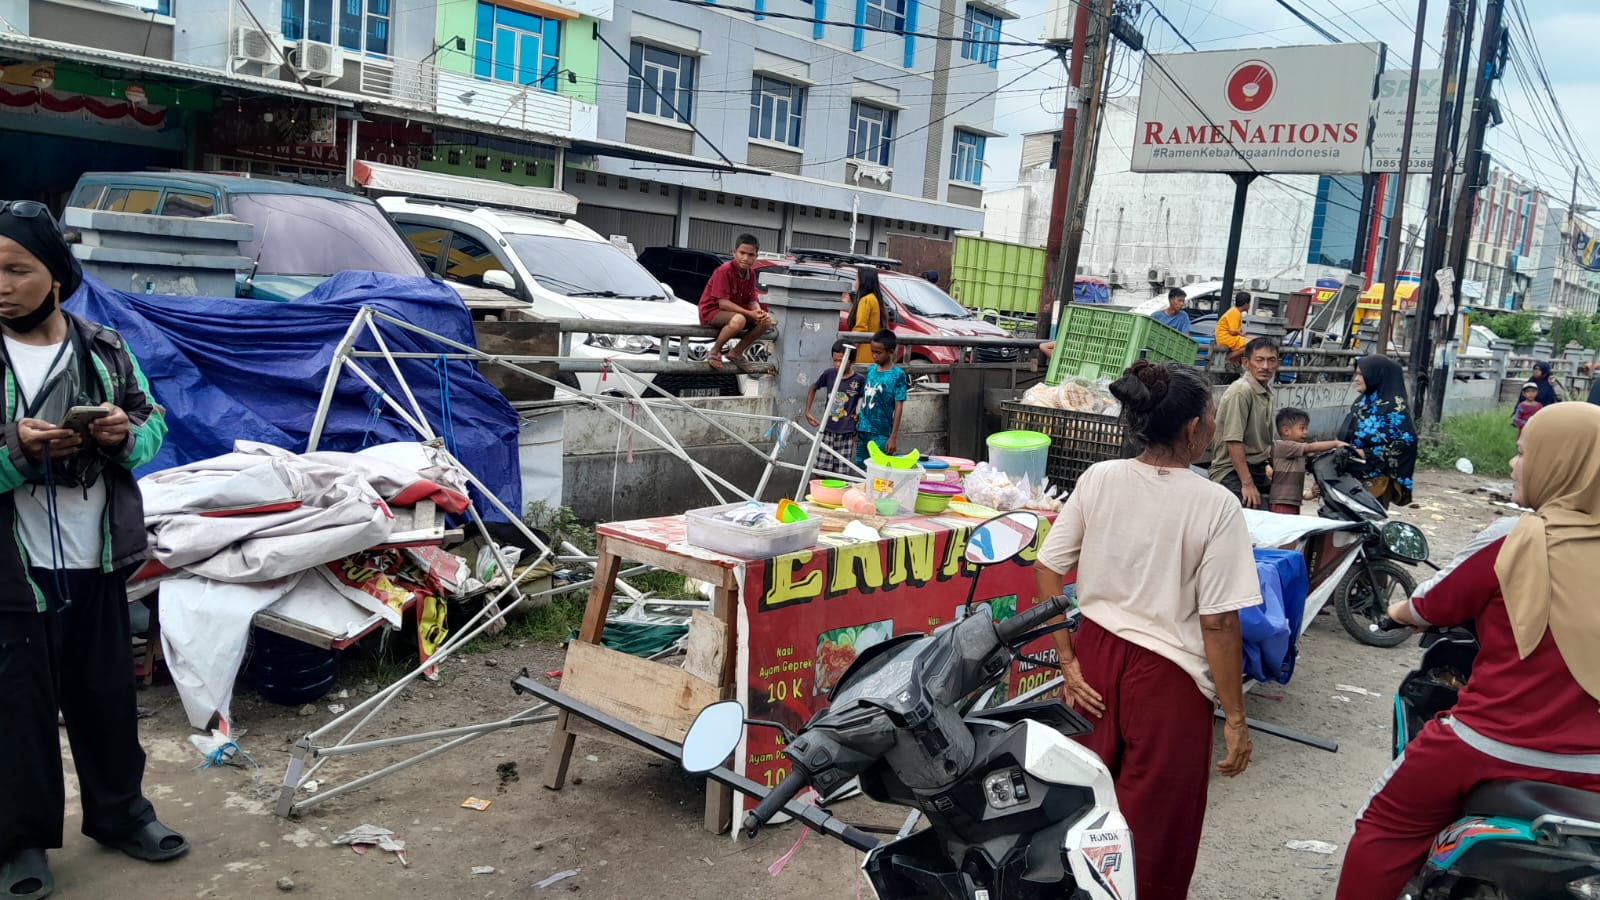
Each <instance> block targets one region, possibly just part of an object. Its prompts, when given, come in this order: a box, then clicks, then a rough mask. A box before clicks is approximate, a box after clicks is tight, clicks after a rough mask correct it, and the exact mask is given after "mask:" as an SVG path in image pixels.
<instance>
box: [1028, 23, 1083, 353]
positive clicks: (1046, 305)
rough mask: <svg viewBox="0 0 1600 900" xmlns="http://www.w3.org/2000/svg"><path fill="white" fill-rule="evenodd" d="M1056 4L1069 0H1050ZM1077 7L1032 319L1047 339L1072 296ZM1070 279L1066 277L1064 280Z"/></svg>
mask: <svg viewBox="0 0 1600 900" xmlns="http://www.w3.org/2000/svg"><path fill="white" fill-rule="evenodd" d="M1053 2H1055V3H1057V4H1060V3H1066V2H1069V0H1053ZM1077 6H1078V11H1077V14H1076V15H1075V16H1074V17H1073V20H1072V43H1071V44H1069V45H1068V46H1067V47H1063V48H1060V49H1061V51H1062V52H1063V53H1065V52H1067V51H1068V50H1069V49H1070V51H1071V53H1072V59H1071V60H1070V61H1068V64H1067V85H1068V87H1067V102H1066V106H1065V108H1064V109H1063V110H1062V113H1061V138H1060V140H1059V141H1058V142H1057V149H1056V183H1055V188H1054V190H1053V191H1051V194H1050V220H1049V225H1050V230H1049V233H1048V235H1047V237H1046V240H1045V251H1044V256H1045V262H1044V277H1045V282H1044V292H1043V293H1042V294H1041V295H1040V296H1039V316H1038V319H1037V320H1036V321H1035V322H1034V334H1035V335H1036V336H1038V337H1039V338H1041V339H1043V340H1050V339H1051V338H1052V337H1054V335H1053V334H1052V333H1051V332H1052V331H1053V330H1054V328H1053V326H1054V325H1055V307H1056V305H1057V304H1058V303H1060V302H1061V300H1062V298H1063V297H1070V296H1072V293H1071V288H1070V287H1066V286H1064V285H1062V284H1061V283H1060V282H1061V278H1062V275H1063V274H1064V270H1063V269H1062V265H1063V259H1062V256H1063V254H1062V248H1061V244H1062V238H1063V237H1064V236H1065V234H1066V230H1067V227H1066V225H1067V223H1066V219H1067V200H1068V197H1069V196H1070V192H1071V190H1072V170H1073V168H1074V167H1075V166H1076V165H1077V157H1076V155H1075V154H1074V152H1073V150H1074V142H1075V141H1076V140H1077V137H1078V102H1079V97H1078V94H1079V92H1080V91H1082V90H1083V45H1084V43H1085V42H1086V41H1087V40H1088V36H1089V3H1088V2H1087V0H1084V2H1079V3H1078V4H1077ZM1068 281H1069V283H1070V279H1069V280H1068Z"/></svg>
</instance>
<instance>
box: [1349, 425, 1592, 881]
mask: <svg viewBox="0 0 1600 900" xmlns="http://www.w3.org/2000/svg"><path fill="white" fill-rule="evenodd" d="M1517 447H1518V450H1519V454H1518V456H1517V458H1516V459H1514V460H1512V462H1511V479H1512V484H1513V486H1514V487H1513V499H1515V500H1516V502H1517V503H1519V504H1521V505H1522V506H1526V507H1529V508H1531V509H1533V510H1534V512H1533V513H1532V514H1530V515H1526V516H1523V517H1522V518H1521V519H1520V520H1518V521H1517V523H1516V526H1515V527H1514V528H1512V529H1511V530H1510V533H1509V534H1507V535H1506V536H1505V537H1499V538H1496V537H1494V536H1493V535H1492V534H1490V535H1486V537H1489V538H1490V539H1489V540H1485V541H1480V542H1479V543H1481V544H1482V546H1481V547H1479V548H1478V549H1477V550H1476V551H1475V552H1471V553H1470V554H1468V555H1466V556H1465V558H1463V559H1460V560H1458V562H1457V563H1456V564H1455V565H1453V566H1452V567H1451V568H1450V569H1449V570H1448V571H1447V572H1446V573H1445V574H1444V575H1443V576H1442V577H1440V578H1436V579H1434V580H1433V581H1431V582H1429V583H1428V584H1425V585H1423V586H1422V587H1421V588H1419V589H1418V590H1417V592H1416V593H1415V594H1414V595H1413V596H1412V597H1411V599H1410V600H1408V601H1401V602H1400V603H1397V604H1395V605H1394V606H1393V607H1391V608H1390V609H1389V617H1390V618H1392V619H1394V620H1395V621H1397V622H1401V623H1403V624H1408V625H1416V626H1441V627H1445V626H1452V625H1459V624H1461V623H1463V622H1466V621H1468V620H1472V621H1473V622H1475V623H1476V625H1477V632H1478V642H1479V650H1478V656H1477V659H1476V660H1475V661H1474V662H1473V667H1472V676H1471V678H1470V679H1469V680H1468V681H1467V685H1466V687H1464V688H1463V689H1462V690H1461V694H1460V697H1459V699H1458V700H1457V702H1456V705H1455V708H1454V709H1453V710H1451V711H1450V713H1449V715H1446V716H1441V717H1440V718H1438V719H1435V720H1434V721H1432V722H1429V723H1428V724H1427V725H1426V726H1425V727H1424V728H1423V729H1422V732H1421V733H1420V734H1418V735H1417V737H1416V739H1415V740H1413V741H1412V742H1411V743H1410V744H1408V745H1406V749H1405V752H1404V753H1403V754H1401V757H1400V759H1399V760H1397V761H1396V764H1395V766H1394V767H1392V768H1391V769H1390V771H1389V773H1388V775H1387V776H1386V777H1385V779H1384V780H1382V781H1380V782H1379V783H1378V787H1377V789H1376V792H1375V793H1374V794H1373V796H1372V799H1371V800H1369V801H1368V802H1367V806H1366V808H1365V809H1363V810H1362V811H1361V812H1360V813H1359V814H1358V816H1357V818H1356V832H1355V837H1354V838H1353V839H1352V840H1351V841H1350V847H1349V850H1348V851H1347V852H1346V853H1345V859H1344V870H1343V872H1342V873H1341V874H1340V878H1339V891H1338V900H1394V898H1395V897H1397V896H1399V894H1400V891H1401V889H1402V888H1404V886H1405V883H1406V881H1407V880H1409V879H1410V877H1411V876H1412V875H1413V874H1415V873H1416V871H1417V870H1418V869H1419V868H1420V867H1421V864H1422V861H1423V859H1425V858H1426V857H1427V855H1428V851H1429V849H1430V848H1431V846H1432V843H1433V839H1434V837H1435V836H1436V835H1437V834H1438V833H1439V831H1440V830H1441V829H1443V828H1444V827H1445V826H1447V825H1449V824H1450V823H1451V822H1453V821H1455V819H1456V817H1457V816H1458V815H1459V814H1460V812H1461V804H1462V802H1463V800H1464V799H1465V798H1466V796H1467V794H1468V793H1469V792H1470V791H1471V790H1472V789H1473V788H1475V787H1477V786H1478V785H1479V784H1481V783H1482V782H1485V781H1493V780H1498V779H1515V780H1521V781H1544V782H1550V783H1553V784H1560V785H1565V786H1568V787H1574V788H1580V789H1583V790H1589V791H1600V774H1597V773H1600V714H1597V712H1596V703H1597V702H1600V604H1596V603H1595V602H1594V585H1595V584H1596V583H1597V582H1600V407H1595V406H1591V405H1589V404H1587V403H1562V404H1557V405H1556V406H1553V407H1551V408H1549V409H1547V410H1542V411H1540V413H1539V415H1537V416H1534V417H1533V419H1531V420H1530V421H1529V422H1528V427H1527V428H1524V429H1523V431H1522V437H1521V438H1520V439H1519V440H1518V441H1517Z"/></svg>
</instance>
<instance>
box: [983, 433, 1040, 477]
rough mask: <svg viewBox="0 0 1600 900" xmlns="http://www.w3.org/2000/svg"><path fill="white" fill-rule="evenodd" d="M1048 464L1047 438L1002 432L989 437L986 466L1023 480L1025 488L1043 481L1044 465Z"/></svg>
mask: <svg viewBox="0 0 1600 900" xmlns="http://www.w3.org/2000/svg"><path fill="white" fill-rule="evenodd" d="M1049 461H1050V436H1049V435H1047V434H1041V433H1039V432H1037V431H1002V432H999V433H997V434H991V435H989V464H990V465H992V466H994V467H995V468H997V469H999V470H1000V471H1002V472H1004V473H1006V474H1007V475H1009V476H1011V480H1013V481H1021V480H1022V479H1023V478H1024V477H1026V478H1027V479H1028V484H1030V485H1035V486H1037V485H1039V484H1041V483H1042V482H1043V481H1044V470H1045V465H1046V464H1047V463H1048V462H1049Z"/></svg>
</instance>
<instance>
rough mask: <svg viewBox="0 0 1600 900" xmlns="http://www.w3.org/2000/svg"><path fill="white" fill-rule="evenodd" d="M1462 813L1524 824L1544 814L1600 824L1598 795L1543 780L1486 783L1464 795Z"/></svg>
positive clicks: (1599, 800) (1599, 799) (1599, 796)
mask: <svg viewBox="0 0 1600 900" xmlns="http://www.w3.org/2000/svg"><path fill="white" fill-rule="evenodd" d="M1462 812H1463V813H1464V814H1465V815H1469V816H1503V817H1505V818H1509V819H1522V820H1523V821H1526V822H1532V821H1533V820H1534V819H1537V818H1539V817H1540V816H1544V815H1557V816H1567V817H1569V818H1574V819H1584V820H1586V821H1590V822H1600V794H1597V793H1594V792H1591V791H1585V790H1579V789H1578V788H1570V787H1562V786H1561V785H1559V784H1549V783H1546V782H1543V781H1485V782H1484V783H1482V784H1480V785H1478V786H1477V787H1475V788H1473V789H1472V792H1471V793H1470V794H1468V795H1467V802H1466V804H1465V805H1464V808H1463V810H1462Z"/></svg>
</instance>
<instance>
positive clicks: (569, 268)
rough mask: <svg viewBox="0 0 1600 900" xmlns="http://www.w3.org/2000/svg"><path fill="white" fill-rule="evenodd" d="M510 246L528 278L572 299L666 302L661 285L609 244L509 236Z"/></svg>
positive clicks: (545, 236)
mask: <svg viewBox="0 0 1600 900" xmlns="http://www.w3.org/2000/svg"><path fill="white" fill-rule="evenodd" d="M505 238H506V242H507V243H509V244H510V245H511V250H512V252H513V253H515V254H516V255H517V259H519V260H521V261H522V264H523V265H524V266H527V267H528V274H530V275H532V276H533V278H534V280H535V281H537V282H539V284H540V285H542V286H543V287H545V288H546V289H548V290H551V291H554V292H555V293H558V294H564V295H566V296H568V297H612V298H617V299H621V300H664V299H666V295H665V294H664V293H663V292H662V289H661V282H659V281H657V280H656V278H655V276H654V275H651V274H650V273H649V272H646V271H645V269H644V267H643V266H641V265H639V264H638V263H637V262H635V261H634V260H632V259H630V258H629V257H628V255H627V254H626V253H623V252H622V251H621V250H618V249H617V248H616V247H615V246H614V245H612V244H611V243H610V242H609V241H585V240H581V239H579V238H569V237H556V236H553V235H544V234H525V233H524V234H507V235H506V236H505Z"/></svg>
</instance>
